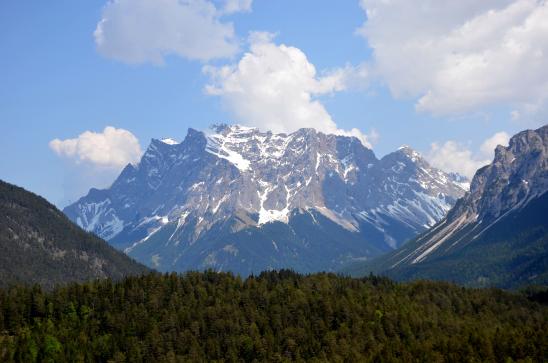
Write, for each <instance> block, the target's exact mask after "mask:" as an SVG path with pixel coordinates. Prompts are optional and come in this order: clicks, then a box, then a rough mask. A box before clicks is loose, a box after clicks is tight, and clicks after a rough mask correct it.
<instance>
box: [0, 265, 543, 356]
mask: <svg viewBox="0 0 548 363" xmlns="http://www.w3.org/2000/svg"><path fill="white" fill-rule="evenodd" d="M547 331H548V307H547V306H543V305H540V304H538V303H536V302H533V301H530V300H528V299H527V298H526V297H525V296H522V295H516V294H511V293H507V292H503V291H500V290H494V289H491V290H477V289H465V288H462V287H457V286H455V285H452V284H449V283H442V282H413V283H408V284H397V283H394V282H392V281H390V280H388V279H385V278H377V277H374V276H371V277H368V278H363V279H352V278H349V277H341V276H336V275H334V274H324V273H322V274H314V275H310V276H302V275H298V274H296V273H293V272H291V271H287V270H283V271H280V272H265V273H262V274H261V275H260V276H258V277H253V276H251V277H249V278H247V279H245V280H242V279H241V278H239V277H234V276H233V275H231V274H224V273H214V272H205V273H197V272H190V273H187V274H185V275H177V274H170V275H160V274H150V275H146V276H141V277H129V278H126V279H124V280H122V281H120V282H117V283H113V282H111V281H110V280H102V281H95V282H91V283H85V284H80V285H77V284H73V285H70V286H67V287H63V288H59V289H56V290H54V291H53V292H50V293H44V292H42V291H41V290H40V289H39V288H11V289H9V290H0V361H3V362H12V361H18V362H36V361H43V362H63V361H74V362H78V361H81V362H95V361H97V362H107V361H112V362H176V361H198V362H200V361H227V362H232V361H248V362H253V361H256V362H264V361H275V362H276V361H277V362H282V361H317V362H320V361H330V362H338V361H339V362H343V361H348V362H356V361H422V362H442V361H452V362H478V361H482V362H484V361H486V362H489V361H493V362H494V361H498V362H504V361H538V362H541V361H546V360H547V359H548V336H547V335H546V332H547Z"/></svg>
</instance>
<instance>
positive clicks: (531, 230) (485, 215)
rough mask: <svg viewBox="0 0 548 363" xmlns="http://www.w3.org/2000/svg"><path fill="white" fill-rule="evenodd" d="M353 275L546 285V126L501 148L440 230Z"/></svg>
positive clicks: (355, 270) (356, 268) (361, 267)
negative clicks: (374, 274) (377, 274)
mask: <svg viewBox="0 0 548 363" xmlns="http://www.w3.org/2000/svg"><path fill="white" fill-rule="evenodd" d="M348 271H349V272H351V273H353V274H358V275H359V274H364V273H368V272H369V271H372V272H382V273H384V274H387V275H389V276H392V277H395V278H398V279H412V278H429V279H444V280H451V281H455V282H459V283H464V284H467V285H473V286H500V287H516V286H520V285H523V284H527V283H530V284H548V126H544V127H542V128H540V129H538V130H534V131H530V130H528V131H524V132H521V133H519V134H517V135H515V136H514V137H512V139H511V140H510V143H509V146H508V147H502V146H498V147H497V149H496V152H495V158H494V160H493V162H492V163H491V164H490V165H488V166H486V167H484V168H482V169H480V170H478V172H477V173H476V175H475V176H474V179H473V180H472V184H471V189H470V192H469V193H467V194H466V196H465V197H464V198H462V199H461V200H459V201H458V202H457V204H456V205H455V207H454V208H453V209H452V210H451V211H450V212H449V213H448V215H447V217H446V218H444V219H443V220H442V221H441V222H439V223H438V224H437V225H436V226H434V227H432V228H431V229H430V230H428V231H427V232H426V233H424V234H423V235H421V236H419V237H418V238H417V239H415V240H413V241H411V242H409V243H407V244H405V245H404V246H402V247H401V248H400V249H398V250H396V251H394V252H391V253H389V254H387V255H386V256H382V257H380V258H378V259H376V260H375V261H372V262H370V263H366V264H361V265H354V266H352V267H350V268H349V270H348Z"/></svg>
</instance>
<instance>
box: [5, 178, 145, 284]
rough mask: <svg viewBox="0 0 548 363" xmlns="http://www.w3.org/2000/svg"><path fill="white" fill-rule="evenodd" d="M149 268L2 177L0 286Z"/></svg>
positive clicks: (84, 278)
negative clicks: (4, 180) (6, 181)
mask: <svg viewBox="0 0 548 363" xmlns="http://www.w3.org/2000/svg"><path fill="white" fill-rule="evenodd" d="M149 271H150V270H149V269H148V268H146V267H145V266H143V265H141V264H139V263H137V262H135V261H134V260H132V259H131V258H129V257H128V256H126V255H125V254H124V253H122V252H120V251H117V250H115V249H114V248H113V247H111V246H110V245H109V244H108V243H106V242H105V241H103V240H101V239H100V238H98V237H97V236H95V235H93V234H91V233H88V232H85V231H83V230H82V229H81V228H80V227H78V226H77V225H75V224H74V223H72V222H71V221H70V220H69V219H68V218H67V217H66V216H65V215H64V214H63V213H62V212H61V211H60V210H58V209H57V208H56V207H55V206H54V205H52V204H51V203H49V202H48V201H47V200H45V199H44V198H42V197H40V196H38V195H36V194H34V193H31V192H28V191H26V190H25V189H23V188H20V187H17V186H15V185H12V184H9V183H5V182H3V181H1V180H0V287H6V286H8V284H10V283H24V284H33V283H37V284H40V285H41V286H43V287H44V288H47V289H51V288H53V287H54V286H56V285H59V284H64V283H66V282H84V281H88V280H92V279H96V278H106V277H109V278H113V279H121V278H123V277H124V276H127V275H138V274H143V273H147V272H149Z"/></svg>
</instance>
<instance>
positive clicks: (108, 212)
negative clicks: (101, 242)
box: [65, 125, 465, 273]
mask: <svg viewBox="0 0 548 363" xmlns="http://www.w3.org/2000/svg"><path fill="white" fill-rule="evenodd" d="M464 192H465V190H464V188H463V186H462V183H461V182H458V181H455V180H454V178H452V177H450V176H449V175H448V174H445V173H443V172H441V171H440V170H437V169H435V168H432V167H431V166H430V165H428V163H427V162H426V161H425V160H424V159H422V158H421V156H420V155H419V154H418V153H416V152H415V151H413V150H411V149H410V148H408V147H403V148H400V149H399V150H398V151H396V152H394V153H391V154H389V155H386V156H385V157H383V158H382V159H380V160H379V159H377V158H376V157H375V155H374V153H373V152H372V151H371V150H369V149H367V148H366V147H364V146H363V145H362V144H361V142H360V141H359V140H358V139H356V138H352V137H345V136H337V135H326V134H323V133H320V132H317V131H315V130H314V129H300V130H298V131H296V132H294V133H292V134H273V133H271V132H260V131H259V130H258V129H255V128H247V127H242V126H237V125H233V126H228V125H219V126H216V127H215V130H214V133H212V134H209V135H206V134H205V133H203V132H199V131H196V130H193V129H189V131H188V135H187V137H186V138H185V139H184V141H183V142H182V143H180V144H176V143H173V142H171V141H169V142H167V141H166V142H162V141H159V140H152V142H151V144H150V146H149V148H148V150H147V151H146V152H145V154H144V155H143V157H142V159H141V162H140V163H139V164H138V165H136V166H133V165H128V166H127V167H126V168H125V169H124V170H123V171H122V173H121V174H120V176H119V177H118V178H117V179H116V181H115V182H114V184H113V185H112V186H111V187H110V188H109V189H107V190H95V189H92V190H91V191H90V193H89V194H88V195H87V196H85V197H83V198H81V199H80V200H79V201H77V202H76V203H74V204H72V205H70V206H68V207H67V208H66V209H65V213H66V214H67V215H68V216H69V217H70V218H71V219H73V220H74V221H75V222H76V223H78V224H79V225H80V226H82V227H83V228H85V229H87V230H90V231H93V232H95V233H96V234H98V235H99V236H101V237H103V238H105V239H107V240H109V241H110V242H111V243H112V244H113V245H114V246H117V247H118V248H121V249H124V250H125V251H126V252H127V253H129V254H130V255H132V256H134V257H135V258H137V259H139V260H141V261H143V262H145V263H147V264H149V265H150V266H153V267H156V268H159V269H162V270H173V269H175V270H181V269H188V268H204V267H213V268H216V269H231V270H237V271H240V272H242V273H245V272H248V273H249V272H255V271H260V270H262V269H267V268H274V267H284V261H289V260H291V261H293V263H292V264H291V266H293V267H294V268H295V269H297V270H298V269H299V261H301V260H302V261H304V259H305V257H304V256H303V255H305V254H307V253H309V252H310V248H312V247H308V249H307V247H306V241H304V240H306V233H304V232H303V233H300V234H299V233H296V232H295V228H297V227H295V225H294V223H293V222H294V221H293V219H294V218H296V217H295V216H296V215H299V216H301V217H299V218H301V219H299V220H302V223H301V224H300V225H307V226H308V227H307V228H309V229H321V228H324V227H325V223H321V222H318V220H319V219H318V218H317V217H318V216H321V220H322V221H325V220H328V221H330V223H331V222H332V225H331V224H330V227H329V231H330V233H328V235H330V236H332V237H331V238H332V240H336V239H337V238H340V237H342V236H343V235H346V234H348V233H350V234H352V235H353V236H356V238H355V241H356V243H355V244H356V246H353V247H352V248H350V247H348V248H346V250H345V249H340V248H337V249H336V254H337V255H336V256H332V257H333V258H331V259H325V260H322V259H321V258H318V259H317V260H318V261H320V260H321V262H318V263H317V264H316V265H314V263H312V262H310V263H308V264H307V266H308V267H306V268H303V269H302V270H304V271H313V270H331V269H334V268H336V267H337V266H338V264H340V263H343V262H344V260H350V259H356V258H369V257H371V256H373V255H376V254H379V253H381V252H383V251H386V250H390V249H393V248H395V247H397V246H399V245H400V244H401V243H403V242H404V241H405V240H406V239H408V238H410V237H412V236H414V235H415V234H417V233H419V232H421V231H423V230H424V229H426V228H428V227H429V226H432V225H433V224H435V223H436V222H437V221H439V220H440V219H441V218H443V217H444V215H445V213H446V212H447V211H448V210H449V209H450V208H451V207H452V206H453V205H454V203H455V201H456V200H457V199H458V198H459V197H461V196H462V195H463V194H464ZM302 215H305V216H307V218H308V220H307V222H306V223H305V222H304V219H302ZM292 221H293V222H292ZM272 226H277V227H276V228H273V227H272ZM335 229H339V232H338V234H337V233H334V232H333V231H334V230H335ZM266 230H273V231H272V232H271V234H270V235H269V234H265V231H266ZM281 231H284V232H283V233H282V232H281ZM286 232H287V233H286ZM242 233H244V234H245V233H248V234H252V235H254V236H256V237H255V240H256V243H255V244H254V245H251V246H250V245H249V244H250V243H254V242H251V241H249V242H248V244H247V245H246V246H245V249H246V250H248V251H249V256H248V257H246V258H245V259H244V258H241V255H239V254H238V252H237V251H241V249H242V248H243V247H242V246H240V249H237V248H236V247H235V245H234V243H225V244H222V243H221V242H222V241H221V242H218V243H217V242H216V244H215V245H213V244H212V242H211V241H212V239H213V237H214V235H217V236H219V235H223V236H225V237H224V238H225V239H226V240H228V239H230V240H233V237H234V236H236V235H238V236H240V239H239V241H241V240H242V237H241V235H242ZM277 233H278V234H281V235H283V237H280V236H278V235H276V234H277ZM310 233H312V231H310ZM291 236H293V237H291ZM337 236H339V237H337ZM345 238H348V237H345ZM206 241H207V242H206ZM282 241H283V243H282ZM272 242H274V245H276V246H277V247H276V248H274V249H273V250H269V249H266V250H265V246H264V244H265V243H266V244H268V246H272V245H273V244H272ZM331 242H333V241H331V240H330V242H329V243H328V242H326V243H325V244H324V247H325V246H327V245H328V244H330V243H331ZM282 244H285V245H286V247H287V246H289V245H292V244H293V245H295V244H297V245H298V248H297V247H295V246H293V247H291V248H289V247H288V248H287V249H285V252H283V253H282V252H281V250H283V249H284V248H283V246H282ZM303 245H304V247H303ZM340 245H344V244H342V242H341V243H340ZM202 247H203V248H202ZM215 249H217V250H215ZM314 249H320V250H321V253H322V254H323V255H329V254H330V253H331V251H333V248H327V247H325V248H323V250H322V246H317V245H314ZM168 250H169V251H170V252H169V253H167V252H166V251H168ZM307 251H308V252H307ZM316 252H318V251H316ZM190 254H192V260H193V261H195V262H193V263H191V264H189V263H187V260H189V259H190ZM254 254H255V256H259V255H261V254H263V255H264V254H266V255H267V256H266V258H264V257H265V256H263V255H261V258H260V260H261V261H263V262H262V263H261V264H255V263H252V262H250V261H252V260H253V258H252V257H250V256H253V255H254ZM221 255H223V256H224V255H226V256H227V258H225V259H224V260H223V261H224V262H223V263H220V262H218V261H220V258H219V256H221ZM289 255H291V256H292V257H288V256H289ZM295 255H297V256H295ZM212 256H217V257H215V258H213V257H212ZM242 259H243V260H245V261H242ZM255 260H258V259H257V258H256V259H255ZM181 261H185V263H182V262H181ZM268 261H270V262H272V263H270V262H268ZM330 261H331V262H330ZM274 262H275V263H274ZM242 265H244V266H247V267H245V268H241V267H242Z"/></svg>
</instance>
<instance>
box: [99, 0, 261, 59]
mask: <svg viewBox="0 0 548 363" xmlns="http://www.w3.org/2000/svg"><path fill="white" fill-rule="evenodd" d="M250 9H251V0H227V2H226V4H225V6H224V8H221V9H218V8H217V7H216V6H215V5H214V4H213V3H212V2H210V1H207V0H111V1H109V2H108V3H107V4H106V5H105V7H104V8H103V12H102V18H101V20H100V21H99V23H98V24H97V28H96V29H95V32H94V37H95V44H96V46H97V50H98V51H99V53H101V54H102V55H104V56H105V57H108V58H112V59H115V60H119V61H122V62H125V63H147V62H150V63H154V64H161V63H162V62H163V60H164V57H165V56H167V55H171V54H173V55H178V56H180V57H183V58H187V59H197V60H202V61H207V60H210V59H214V58H224V57H231V56H233V55H235V54H236V53H237V52H238V49H239V45H238V39H237V37H236V35H235V33H234V27H233V25H232V23H230V22H224V21H222V19H221V17H222V16H223V15H225V14H229V13H234V12H239V11H250Z"/></svg>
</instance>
